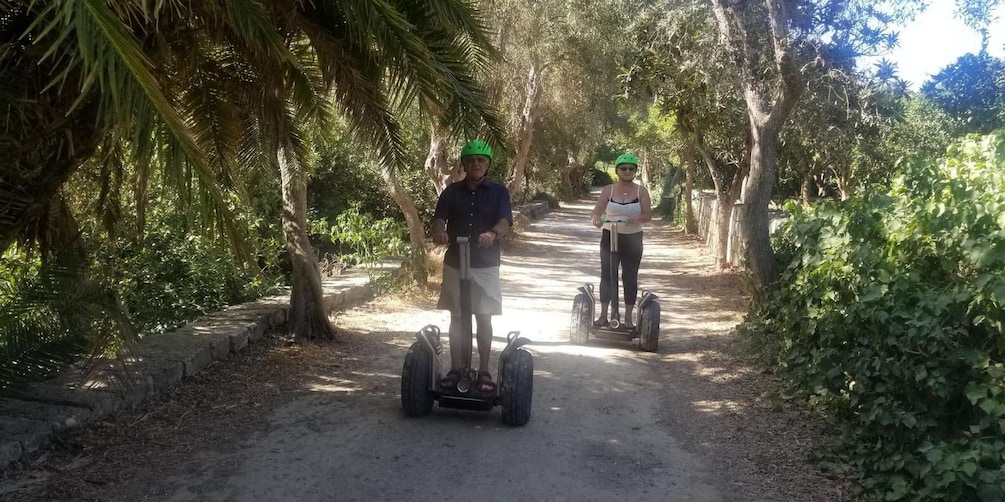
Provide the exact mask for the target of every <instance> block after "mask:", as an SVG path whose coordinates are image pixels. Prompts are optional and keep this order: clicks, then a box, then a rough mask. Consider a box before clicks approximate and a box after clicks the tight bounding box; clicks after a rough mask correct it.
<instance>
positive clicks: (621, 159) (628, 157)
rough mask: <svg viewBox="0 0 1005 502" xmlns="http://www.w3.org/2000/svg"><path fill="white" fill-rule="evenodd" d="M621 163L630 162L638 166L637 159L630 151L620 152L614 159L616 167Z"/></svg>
mask: <svg viewBox="0 0 1005 502" xmlns="http://www.w3.org/2000/svg"><path fill="white" fill-rule="evenodd" d="M621 164H632V165H634V166H635V167H639V159H638V157H636V156H634V155H632V154H630V153H622V154H621V155H619V156H618V159H617V160H615V161H614V167H618V166H620V165H621Z"/></svg>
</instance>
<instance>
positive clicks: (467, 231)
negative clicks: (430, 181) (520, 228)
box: [433, 178, 513, 268]
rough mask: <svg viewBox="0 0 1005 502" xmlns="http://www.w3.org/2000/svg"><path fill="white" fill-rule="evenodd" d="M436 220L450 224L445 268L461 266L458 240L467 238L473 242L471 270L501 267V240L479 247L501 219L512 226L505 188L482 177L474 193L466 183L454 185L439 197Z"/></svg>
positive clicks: (511, 212) (507, 194) (448, 226)
mask: <svg viewBox="0 0 1005 502" xmlns="http://www.w3.org/2000/svg"><path fill="white" fill-rule="evenodd" d="M433 218H434V219H437V220H443V221H446V222H447V234H448V235H449V236H450V246H449V247H448V248H447V254H446V256H444V258H443V263H444V265H449V266H451V267H454V268H458V267H460V260H459V256H458V246H457V238H458V237H464V236H467V237H470V238H471V240H472V242H471V248H470V249H471V268H486V267H498V266H499V240H498V239H496V241H495V242H494V243H493V244H492V246H490V247H487V248H480V247H478V243H477V239H478V236H479V235H480V234H482V233H484V232H487V231H488V230H489V229H490V228H492V227H493V226H494V225H495V224H496V223H497V222H498V221H499V220H501V219H505V220H506V221H508V222H509V224H510V225H511V226H512V225H513V209H512V208H511V207H510V200H509V190H507V189H506V187H505V186H503V185H501V184H499V183H496V182H495V181H492V180H490V179H488V178H482V181H481V183H479V184H478V186H476V187H475V189H474V190H470V189H468V187H467V185H465V184H464V181H458V182H457V183H453V184H451V185H450V186H448V187H447V188H446V189H445V190H443V193H441V194H440V199H439V200H438V201H436V212H435V213H434V214H433Z"/></svg>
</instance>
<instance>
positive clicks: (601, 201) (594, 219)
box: [590, 185, 613, 228]
mask: <svg viewBox="0 0 1005 502" xmlns="http://www.w3.org/2000/svg"><path fill="white" fill-rule="evenodd" d="M612 186H613V185H607V186H605V187H604V188H603V190H601V191H600V196H599V197H598V198H597V205H596V206H594V207H593V211H591V212H590V223H592V224H593V226H595V227H597V228H600V215H602V214H604V211H607V200H608V199H610V193H611V187H612Z"/></svg>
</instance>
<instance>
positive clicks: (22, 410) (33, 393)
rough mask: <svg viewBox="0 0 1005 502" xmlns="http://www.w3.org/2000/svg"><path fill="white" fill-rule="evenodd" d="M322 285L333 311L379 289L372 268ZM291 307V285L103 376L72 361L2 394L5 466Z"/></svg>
mask: <svg viewBox="0 0 1005 502" xmlns="http://www.w3.org/2000/svg"><path fill="white" fill-rule="evenodd" d="M391 270H394V269H391ZM322 286H323V288H324V302H325V308H326V309H327V310H328V312H331V311H333V310H335V309H338V308H343V307H348V306H351V305H354V304H356V303H360V302H362V301H363V300H365V299H368V298H370V297H371V296H373V290H372V288H371V286H370V281H369V276H368V275H367V273H366V271H364V270H352V271H349V272H347V273H345V274H343V275H340V276H338V277H334V278H330V279H326V280H324V281H323V284H322ZM288 310H289V293H288V292H284V294H280V295H276V296H270V297H266V298H262V299H259V300H256V301H252V302H248V303H243V304H240V305H234V306H231V307H228V308H226V309H224V310H222V311H220V312H216V313H213V314H209V315H207V316H205V317H202V318H199V319H198V320H196V321H194V322H192V323H190V324H187V325H185V326H182V327H181V328H178V329H176V330H174V331H172V332H169V333H161V334H156V335H151V336H148V337H146V338H144V339H143V340H141V341H140V342H139V343H138V344H137V347H136V348H135V351H134V353H133V354H132V357H131V358H129V359H128V360H108V361H103V362H101V363H100V364H99V367H98V370H97V371H96V373H95V374H96V376H95V377H93V378H91V379H89V380H86V382H85V378H84V375H82V374H81V372H80V370H79V369H77V368H75V367H71V368H68V369H67V370H65V371H63V372H62V373H60V374H59V375H58V376H57V377H56V378H53V379H51V380H48V381H46V382H41V383H35V384H30V385H28V386H26V387H25V388H23V389H21V390H20V391H19V392H17V393H16V394H14V395H12V396H8V397H2V398H0V467H3V466H7V465H9V464H10V463H11V462H14V461H17V460H20V459H21V458H23V457H25V456H26V455H29V454H31V453H32V452H35V451H37V450H39V449H40V448H42V447H44V446H46V445H47V444H48V442H49V440H50V439H51V437H52V435H53V434H54V433H56V432H59V431H63V430H67V429H72V428H75V427H79V426H81V425H85V424H88V423H92V422H96V421H98V420H100V419H102V418H104V417H105V416H107V415H109V414H110V413H112V412H115V411H117V410H120V409H124V408H132V407H135V406H138V405H140V404H142V403H144V402H146V401H147V400H149V399H150V398H151V397H153V396H155V395H157V394H160V393H162V392H164V391H165V390H167V389H169V388H171V387H172V386H174V385H175V384H177V383H179V382H181V381H182V380H184V379H186V378H188V377H191V376H192V375H194V374H196V373H198V372H200V371H202V370H203V369H205V368H206V367H207V366H209V365H210V364H212V363H213V362H214V361H219V360H221V359H227V358H228V357H230V355H231V354H236V353H238V352H240V351H241V350H243V349H244V348H246V347H247V346H248V344H251V343H255V342H257V341H259V340H261V339H262V338H263V337H264V336H265V333H267V332H268V331H269V330H271V329H273V328H275V327H277V326H281V325H282V324H284V323H285V322H286V315H287V312H288ZM126 369H128V370H130V371H123V370H126ZM124 375H130V376H129V377H128V378H126V377H124ZM82 382H84V383H82Z"/></svg>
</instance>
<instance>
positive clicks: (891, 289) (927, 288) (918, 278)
mask: <svg viewBox="0 0 1005 502" xmlns="http://www.w3.org/2000/svg"><path fill="white" fill-rule="evenodd" d="M788 211H790V213H791V215H792V218H791V220H790V222H789V224H788V226H787V227H786V228H785V229H784V230H783V232H781V235H780V237H779V241H778V243H777V245H778V246H777V247H778V249H779V252H778V257H779V258H780V259H781V261H782V269H783V274H782V280H781V286H780V289H779V290H778V291H777V293H776V294H775V295H774V296H773V297H771V298H769V299H767V300H766V301H765V302H763V303H762V304H760V305H759V306H757V307H755V309H754V310H753V311H752V312H751V314H750V315H749V316H748V320H747V321H746V322H745V323H744V325H743V326H742V328H741V332H742V333H743V334H744V335H745V336H746V337H747V338H748V339H749V340H750V341H752V342H754V343H755V344H756V346H758V347H760V348H761V349H762V351H761V354H762V356H764V357H765V358H766V360H767V361H768V362H770V363H772V364H773V365H775V366H776V367H777V368H778V369H779V370H780V372H781V373H782V374H783V375H785V376H786V377H787V378H788V379H789V381H790V382H791V384H792V387H793V389H794V390H795V391H796V392H797V394H798V395H801V396H803V397H804V398H805V399H807V401H808V402H809V403H810V405H811V406H812V407H813V408H814V409H816V410H818V411H820V412H821V413H823V414H824V415H825V416H828V417H831V418H832V419H834V420H835V421H836V423H838V424H840V425H841V428H840V429H841V430H842V431H843V434H844V437H843V440H842V441H841V442H842V445H843V446H842V447H841V448H840V449H838V450H836V451H835V455H834V459H832V464H831V465H832V466H833V467H835V469H843V470H846V471H847V472H852V473H854V475H855V476H856V477H858V478H859V479H860V480H861V486H860V488H861V490H862V494H863V495H865V496H866V497H867V498H871V499H875V500H903V499H911V500H944V499H950V500H1001V499H1002V497H1003V496H1005V369H1003V363H1005V338H1003V334H1005V333H1003V323H1005V135H1001V134H999V135H991V136H987V137H983V138H979V137H974V138H969V139H966V140H965V141H962V142H960V143H958V144H956V145H954V146H953V147H951V148H950V150H949V153H948V156H947V159H946V161H945V162H944V163H943V164H941V165H934V164H932V163H927V164H917V165H914V166H911V167H910V168H908V169H907V170H906V172H905V173H904V174H902V175H900V176H898V177H897V178H896V179H895V181H894V185H893V188H892V190H890V191H889V192H888V193H866V194H863V195H861V196H858V197H853V198H851V199H849V200H847V201H845V202H844V203H841V204H836V203H823V204H821V205H819V206H817V207H816V208H814V209H812V210H809V211H804V210H803V209H802V208H801V207H800V206H798V205H794V204H792V205H789V207H788Z"/></svg>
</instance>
